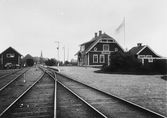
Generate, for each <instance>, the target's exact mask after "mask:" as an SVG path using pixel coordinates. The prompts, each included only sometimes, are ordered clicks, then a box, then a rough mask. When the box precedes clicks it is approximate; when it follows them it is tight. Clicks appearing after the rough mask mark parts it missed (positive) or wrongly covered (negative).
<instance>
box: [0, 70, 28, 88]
mask: <svg viewBox="0 0 167 118" xmlns="http://www.w3.org/2000/svg"><path fill="white" fill-rule="evenodd" d="M29 69H30V68H24V69H22V70H19V71H15V72H12V73H10V74H6V75H3V76H1V77H0V91H2V90H3V89H4V88H6V87H7V86H8V85H10V84H11V83H12V82H13V81H15V80H16V79H17V78H19V77H20V76H22V75H23V74H24V73H25V72H26V71H28V70H29Z"/></svg>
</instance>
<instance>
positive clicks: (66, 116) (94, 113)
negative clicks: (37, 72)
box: [40, 67, 106, 118]
mask: <svg viewBox="0 0 167 118" xmlns="http://www.w3.org/2000/svg"><path fill="white" fill-rule="evenodd" d="M40 68H41V69H42V70H43V71H45V72H46V73H48V75H49V76H50V77H52V78H55V86H56V88H55V93H57V94H56V96H55V101H56V103H54V104H55V109H56V111H54V112H55V114H56V117H57V118H106V116H105V115H103V114H102V113H101V112H99V111H98V110H97V109H95V108H94V107H93V106H91V105H90V104H89V103H87V102H86V101H85V100H83V99H82V98H81V97H79V96H78V95H77V94H75V93H74V92H73V91H71V90H70V89H69V88H68V87H66V86H65V85H64V84H62V83H60V82H59V81H58V80H57V76H56V75H55V73H54V71H53V70H51V69H48V68H47V69H46V68H43V67H40ZM48 70H49V71H48Z"/></svg>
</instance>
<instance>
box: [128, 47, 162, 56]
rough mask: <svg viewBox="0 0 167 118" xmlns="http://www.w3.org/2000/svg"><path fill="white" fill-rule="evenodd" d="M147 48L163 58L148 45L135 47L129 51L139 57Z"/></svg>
mask: <svg viewBox="0 0 167 118" xmlns="http://www.w3.org/2000/svg"><path fill="white" fill-rule="evenodd" d="M145 48H149V49H150V50H151V51H152V52H153V53H154V54H155V55H156V56H158V57H162V56H160V55H158V54H157V53H155V52H154V51H153V50H152V49H151V48H150V47H149V46H148V45H142V46H136V47H133V48H131V49H130V50H129V52H131V53H132V54H136V55H139V54H140V53H141V52H142V51H143V50H144V49H145Z"/></svg>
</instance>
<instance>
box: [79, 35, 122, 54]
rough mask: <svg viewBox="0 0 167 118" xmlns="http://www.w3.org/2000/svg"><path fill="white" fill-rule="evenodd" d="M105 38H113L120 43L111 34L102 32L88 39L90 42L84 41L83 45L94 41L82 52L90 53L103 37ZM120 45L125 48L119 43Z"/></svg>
mask: <svg viewBox="0 0 167 118" xmlns="http://www.w3.org/2000/svg"><path fill="white" fill-rule="evenodd" d="M103 38H109V39H111V40H114V42H116V43H117V44H118V42H117V41H116V40H115V39H113V38H112V37H110V36H109V35H107V34H106V33H103V34H101V35H100V36H97V37H96V38H93V39H92V40H90V41H88V42H85V43H82V44H81V45H83V44H86V43H89V42H92V43H91V45H90V46H89V47H88V48H87V49H85V51H84V52H82V53H85V54H87V53H88V52H89V51H90V50H91V49H92V48H93V47H94V46H95V45H96V44H97V43H98V42H99V41H100V40H101V39H103ZM118 45H119V44H118ZM119 47H120V48H121V49H122V50H124V49H123V48H122V47H121V46H120V45H119Z"/></svg>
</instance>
